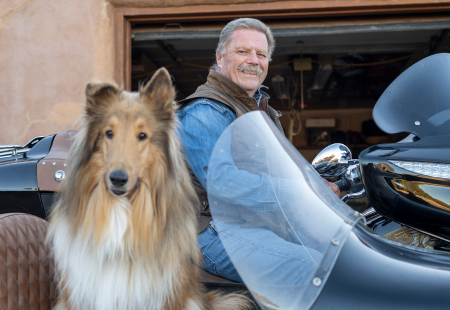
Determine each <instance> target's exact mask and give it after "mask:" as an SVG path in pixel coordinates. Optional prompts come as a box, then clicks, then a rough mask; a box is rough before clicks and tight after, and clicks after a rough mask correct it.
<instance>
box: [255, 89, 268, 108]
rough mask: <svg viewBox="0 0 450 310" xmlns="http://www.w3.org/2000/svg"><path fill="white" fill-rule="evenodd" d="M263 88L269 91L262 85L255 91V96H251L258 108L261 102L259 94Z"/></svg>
mask: <svg viewBox="0 0 450 310" xmlns="http://www.w3.org/2000/svg"><path fill="white" fill-rule="evenodd" d="M263 87H264V88H266V89H269V87H267V86H264V85H261V86H260V87H259V88H258V89H257V90H256V92H255V94H254V95H253V98H255V100H256V103H257V104H258V106H259V102H260V101H261V97H262V94H261V88H263Z"/></svg>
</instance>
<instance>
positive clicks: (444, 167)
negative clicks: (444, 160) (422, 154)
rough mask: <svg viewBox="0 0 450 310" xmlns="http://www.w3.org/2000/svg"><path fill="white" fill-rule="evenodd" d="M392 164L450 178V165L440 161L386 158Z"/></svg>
mask: <svg viewBox="0 0 450 310" xmlns="http://www.w3.org/2000/svg"><path fill="white" fill-rule="evenodd" d="M388 162H390V163H392V164H393V165H395V166H397V167H400V168H402V169H405V170H408V171H411V172H414V173H417V174H421V175H425V176H429V177H433V178H440V179H449V180H450V165H449V164H440V163H423V162H415V161H400V160H388Z"/></svg>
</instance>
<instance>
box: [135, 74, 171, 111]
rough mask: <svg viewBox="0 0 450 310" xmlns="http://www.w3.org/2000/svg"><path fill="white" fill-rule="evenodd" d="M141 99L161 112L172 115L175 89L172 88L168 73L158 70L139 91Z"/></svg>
mask: <svg viewBox="0 0 450 310" xmlns="http://www.w3.org/2000/svg"><path fill="white" fill-rule="evenodd" d="M139 94H140V96H141V99H142V100H143V101H144V102H145V103H147V104H149V105H152V106H154V107H156V108H157V109H158V110H159V111H161V112H169V113H173V111H174V102H173V101H174V99H175V89H174V88H173V86H172V80H171V79H170V75H169V72H168V71H167V70H166V68H164V67H163V68H160V69H158V71H156V72H155V74H154V75H153V77H152V78H151V80H150V81H149V82H148V83H147V84H146V85H145V86H144V87H141V89H140V90H139Z"/></svg>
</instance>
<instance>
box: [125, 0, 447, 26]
mask: <svg viewBox="0 0 450 310" xmlns="http://www.w3.org/2000/svg"><path fill="white" fill-rule="evenodd" d="M117 10H120V11H121V12H122V13H123V14H124V15H125V16H127V17H128V18H129V19H130V20H132V21H133V22H148V20H149V18H151V19H152V21H155V22H164V21H176V22H179V21H180V20H179V19H178V18H179V17H181V16H183V20H184V21H188V20H196V21H207V20H215V21H218V20H229V19H232V18H237V17H243V16H246V17H255V18H283V17H305V18H307V17H325V16H332V17H336V16H355V15H356V16H362V15H391V14H411V13H420V14H423V13H435V12H449V11H450V1H448V0H430V1H423V0H397V1H391V0H372V1H360V0H333V1H329V0H303V1H274V2H264V3H242V4H227V5H225V4H219V5H195V6H180V7H164V8H125V7H123V8H118V9H117Z"/></svg>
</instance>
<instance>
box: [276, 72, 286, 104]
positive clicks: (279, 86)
mask: <svg viewBox="0 0 450 310" xmlns="http://www.w3.org/2000/svg"><path fill="white" fill-rule="evenodd" d="M272 87H273V90H274V91H275V95H277V97H278V99H289V94H288V92H287V88H286V82H285V80H284V77H282V76H281V75H279V74H277V75H275V76H274V77H273V78H272Z"/></svg>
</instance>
